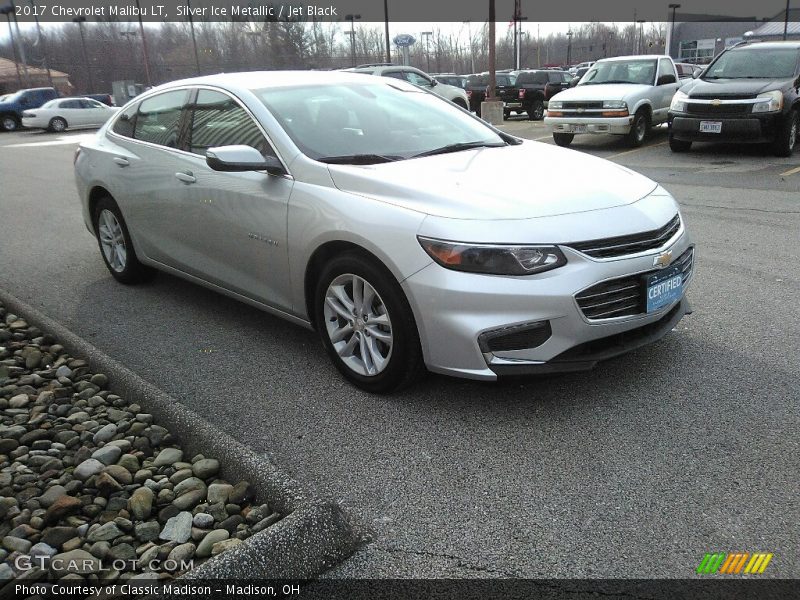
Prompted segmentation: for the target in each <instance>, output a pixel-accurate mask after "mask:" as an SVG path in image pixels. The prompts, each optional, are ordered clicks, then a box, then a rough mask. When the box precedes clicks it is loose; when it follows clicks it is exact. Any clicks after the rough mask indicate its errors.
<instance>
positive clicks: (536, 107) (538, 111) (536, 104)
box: [528, 100, 544, 121]
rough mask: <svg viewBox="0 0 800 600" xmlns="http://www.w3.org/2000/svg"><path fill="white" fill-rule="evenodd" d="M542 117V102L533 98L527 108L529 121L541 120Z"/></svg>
mask: <svg viewBox="0 0 800 600" xmlns="http://www.w3.org/2000/svg"><path fill="white" fill-rule="evenodd" d="M542 119H544V102H542V101H541V100H534V101H533V104H532V105H531V108H530V110H528V120H529V121H541V120H542Z"/></svg>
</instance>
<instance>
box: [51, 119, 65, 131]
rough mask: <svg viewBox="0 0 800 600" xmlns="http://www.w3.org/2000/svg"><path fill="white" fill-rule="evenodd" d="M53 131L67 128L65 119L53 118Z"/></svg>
mask: <svg viewBox="0 0 800 600" xmlns="http://www.w3.org/2000/svg"><path fill="white" fill-rule="evenodd" d="M52 127H53V131H55V132H57V133H60V132H62V131H64V130H65V129H66V128H67V124H66V122H65V121H64V119H53V124H52Z"/></svg>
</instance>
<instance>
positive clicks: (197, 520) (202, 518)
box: [192, 513, 214, 529]
mask: <svg viewBox="0 0 800 600" xmlns="http://www.w3.org/2000/svg"><path fill="white" fill-rule="evenodd" d="M192 523H193V524H194V526H195V527H200V528H202V529H208V528H209V527H211V526H212V525H213V524H214V517H212V516H211V515H210V514H208V513H197V514H196V515H195V516H194V518H193V519H192Z"/></svg>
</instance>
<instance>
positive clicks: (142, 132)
mask: <svg viewBox="0 0 800 600" xmlns="http://www.w3.org/2000/svg"><path fill="white" fill-rule="evenodd" d="M185 101H186V90H175V91H174V92H165V93H163V94H158V95H157V96H153V97H152V98H148V99H147V100H144V101H143V102H142V103H141V104H140V105H139V111H138V113H137V114H136V123H135V124H134V130H133V137H134V138H135V139H137V140H142V141H143V142H150V143H151V144H158V145H159V146H166V147H167V148H177V147H178V137H179V127H180V122H181V110H182V109H183V105H184V104H185Z"/></svg>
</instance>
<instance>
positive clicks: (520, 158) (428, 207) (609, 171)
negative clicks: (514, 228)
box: [328, 141, 656, 220]
mask: <svg viewBox="0 0 800 600" xmlns="http://www.w3.org/2000/svg"><path fill="white" fill-rule="evenodd" d="M328 168H329V171H330V174H331V178H332V179H333V182H334V185H335V186H336V187H337V188H339V189H341V190H343V191H346V192H350V193H353V194H358V195H361V196H366V197H369V198H373V199H375V200H380V201H383V202H387V203H390V204H395V205H400V206H403V207H406V208H408V209H411V210H415V211H418V212H421V213H425V214H428V215H433V216H439V217H448V218H454V219H484V220H486V219H488V220H492V219H528V218H536V217H548V216H555V215H562V214H573V213H579V212H586V211H592V210H602V209H606V208H612V207H615V206H621V205H625V204H631V203H633V202H636V201H637V200H639V199H641V198H643V197H644V196H646V195H648V194H649V193H650V192H652V191H653V190H654V189H655V188H656V184H655V183H654V182H653V181H651V180H650V179H647V178H646V177H644V176H642V175H639V174H637V173H634V172H633V171H631V170H629V169H626V168H624V167H621V166H620V165H617V164H614V163H612V162H609V161H607V160H603V159H600V158H597V157H594V156H590V155H588V154H584V153H582V152H576V151H573V150H567V149H564V148H557V147H554V146H551V145H549V144H542V143H540V142H532V141H526V142H523V143H522V144H520V145H517V146H505V147H501V148H480V149H475V150H465V151H462V152H452V153H450V154H441V155H437V156H429V157H424V158H416V159H409V160H403V161H397V162H392V163H383V164H377V165H366V166H354V165H328Z"/></svg>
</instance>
